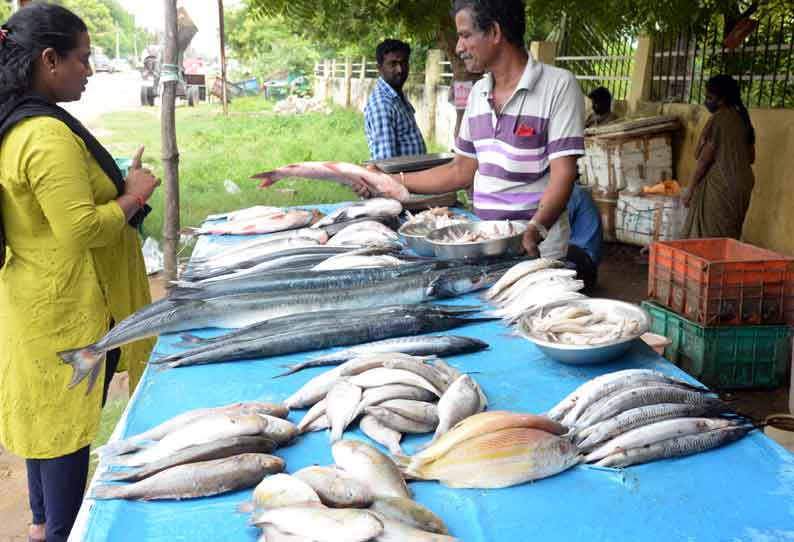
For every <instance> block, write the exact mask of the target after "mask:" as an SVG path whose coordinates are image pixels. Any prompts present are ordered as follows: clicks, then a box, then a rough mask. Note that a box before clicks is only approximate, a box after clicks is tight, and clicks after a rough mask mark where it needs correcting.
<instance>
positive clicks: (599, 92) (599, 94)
mask: <svg viewBox="0 0 794 542" xmlns="http://www.w3.org/2000/svg"><path fill="white" fill-rule="evenodd" d="M587 97H588V98H590V99H591V100H593V101H594V102H601V103H612V94H610V92H609V90H608V89H607V88H605V87H598V88H595V89H593V90H592V92H590V94H588V95H587Z"/></svg>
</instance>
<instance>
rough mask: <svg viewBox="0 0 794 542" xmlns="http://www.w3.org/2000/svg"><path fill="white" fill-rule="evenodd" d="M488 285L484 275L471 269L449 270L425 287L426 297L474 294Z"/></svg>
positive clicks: (439, 297)
mask: <svg viewBox="0 0 794 542" xmlns="http://www.w3.org/2000/svg"><path fill="white" fill-rule="evenodd" d="M487 285H488V283H487V282H486V273H483V272H481V271H476V270H474V269H472V268H464V269H461V270H451V271H446V272H444V273H441V274H440V275H439V276H438V277H436V278H435V279H434V280H433V281H432V282H431V283H430V285H429V286H428V287H427V295H428V296H429V297H431V298H437V299H441V298H447V297H457V296H459V295H463V294H468V293H470V292H476V291H477V290H481V289H483V288H485V287H486V286H487Z"/></svg>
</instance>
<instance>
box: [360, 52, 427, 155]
mask: <svg viewBox="0 0 794 542" xmlns="http://www.w3.org/2000/svg"><path fill="white" fill-rule="evenodd" d="M375 57H376V58H377V61H378V71H379V72H380V77H379V78H378V82H377V84H376V85H375V90H373V91H372V94H370V95H369V99H368V100H367V105H366V106H365V107H364V128H365V129H366V131H367V145H369V155H370V159H372V160H383V159H386V158H392V157H394V156H405V155H408V154H425V153H426V152H427V149H426V147H425V140H424V138H423V137H422V132H420V131H419V126H418V125H417V124H416V118H415V117H414V114H415V112H416V111H415V110H414V108H413V106H412V105H411V103H410V102H409V101H408V98H406V97H405V94H403V85H405V81H406V80H407V79H408V59H409V58H410V57H411V47H410V46H409V45H408V44H407V43H404V42H402V41H399V40H391V39H390V40H385V41H383V42H381V43H380V44H379V45H378V47H377V49H375Z"/></svg>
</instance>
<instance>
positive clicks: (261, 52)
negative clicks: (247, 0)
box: [224, 9, 323, 76]
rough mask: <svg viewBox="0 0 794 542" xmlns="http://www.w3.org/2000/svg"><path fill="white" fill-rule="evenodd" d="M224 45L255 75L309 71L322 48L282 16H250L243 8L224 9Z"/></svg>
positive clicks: (318, 57)
mask: <svg viewBox="0 0 794 542" xmlns="http://www.w3.org/2000/svg"><path fill="white" fill-rule="evenodd" d="M224 18H225V25H226V45H227V46H228V47H229V49H231V53H232V57H234V58H237V59H238V60H240V61H241V62H242V63H243V64H246V65H248V66H251V67H252V69H253V70H254V72H255V73H256V74H257V75H263V76H267V75H269V74H272V73H274V72H280V71H293V70H302V71H304V72H306V73H311V72H312V70H313V67H314V63H315V62H316V61H317V60H319V59H320V57H321V54H322V52H323V51H322V50H321V49H318V47H317V46H315V45H314V44H313V43H312V42H310V41H309V40H308V39H307V38H305V37H302V36H300V35H299V34H297V33H295V32H293V31H291V30H290V29H289V25H287V24H286V23H285V22H284V20H283V18H282V17H278V16H276V17H273V18H261V19H254V18H252V17H250V16H248V12H247V10H246V9H238V10H235V11H231V12H226V13H225V15H224Z"/></svg>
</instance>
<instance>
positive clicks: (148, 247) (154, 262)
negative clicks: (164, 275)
mask: <svg viewBox="0 0 794 542" xmlns="http://www.w3.org/2000/svg"><path fill="white" fill-rule="evenodd" d="M141 251H142V252H143V261H144V263H145V264H146V274H147V275H153V274H154V273H157V272H158V271H162V269H163V252H162V251H161V250H160V244H159V243H158V242H157V240H156V239H153V238H152V237H147V238H146V241H144V243H143V248H142V249H141Z"/></svg>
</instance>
